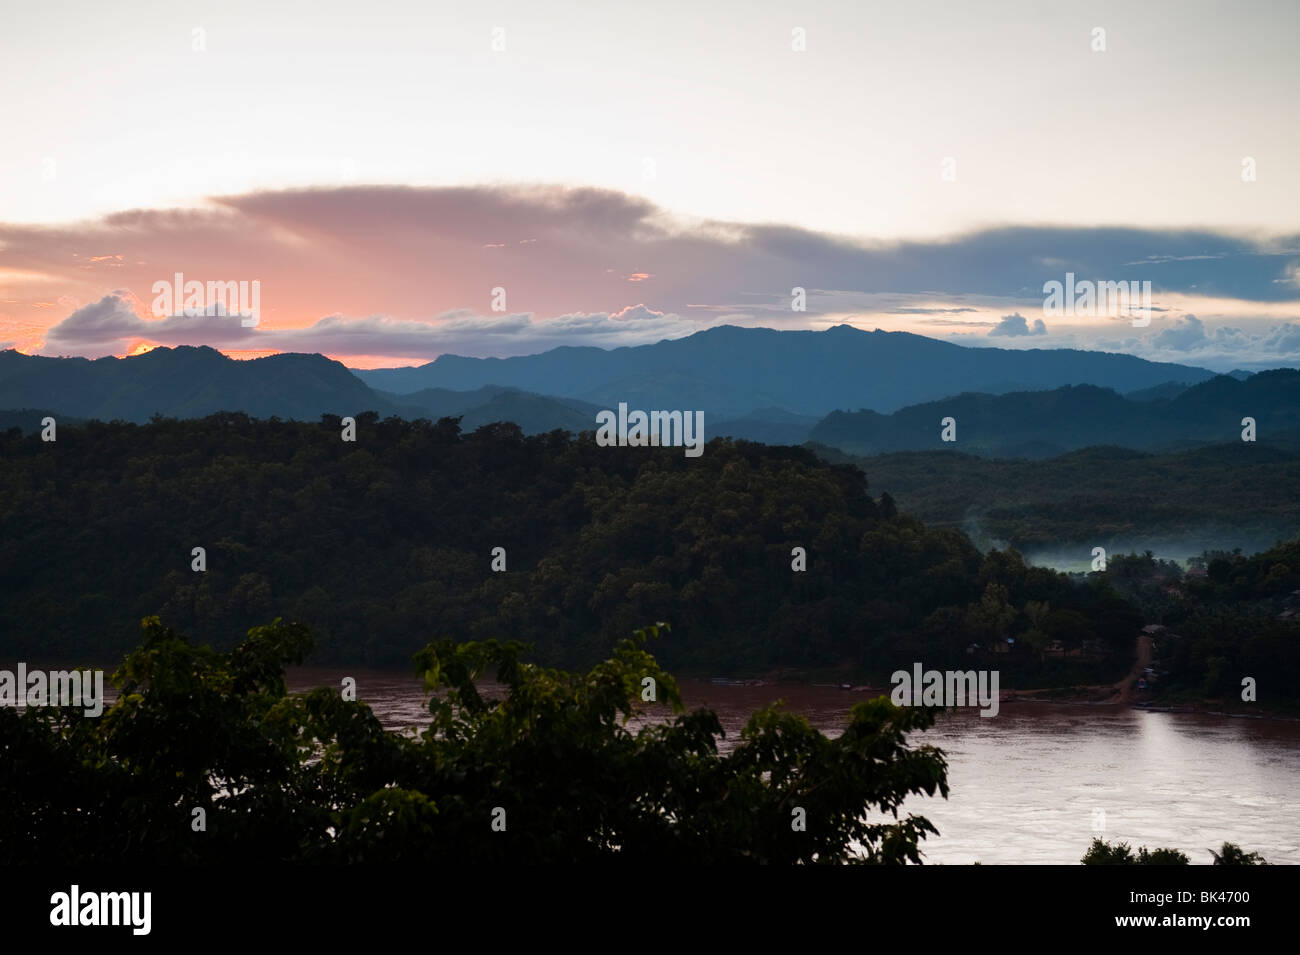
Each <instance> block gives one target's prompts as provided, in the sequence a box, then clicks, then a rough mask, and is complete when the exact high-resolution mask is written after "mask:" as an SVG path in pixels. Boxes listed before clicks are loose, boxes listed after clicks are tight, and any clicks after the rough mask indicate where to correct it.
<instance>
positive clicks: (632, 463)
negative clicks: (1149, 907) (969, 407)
mask: <svg viewBox="0 0 1300 955" xmlns="http://www.w3.org/2000/svg"><path fill="white" fill-rule="evenodd" d="M340 435H341V428H340V423H339V420H338V419H337V418H333V417H330V416H326V417H325V418H324V419H322V421H321V422H319V423H303V422H288V421H280V420H277V419H274V418H272V419H270V420H257V419H252V418H249V417H247V416H245V415H243V414H220V415H213V416H210V417H208V418H205V419H199V420H174V419H156V420H154V421H153V422H151V423H149V424H147V425H134V424H127V423H122V422H114V423H98V422H93V423H89V424H87V425H85V426H83V427H65V428H60V429H59V431H58V439H57V441H55V442H42V441H41V440H40V439H39V437H37V436H34V435H28V436H24V435H22V434H21V432H19V431H18V430H16V429H15V430H11V431H9V432H7V433H6V434H4V435H2V436H0V532H2V537H0V580H2V581H3V582H2V583H0V587H2V588H3V598H4V599H3V601H2V602H0V654H3V655H5V656H15V655H25V656H26V657H27V658H28V659H41V658H60V657H66V656H69V655H78V656H85V655H87V654H91V655H101V656H104V657H108V658H111V657H115V656H120V654H121V653H123V652H125V651H126V650H127V649H128V648H129V647H130V646H132V645H133V642H134V639H135V634H134V628H135V626H136V624H137V622H138V621H139V620H140V619H141V618H143V617H145V616H149V615H152V614H154V613H158V614H160V616H161V618H162V620H163V622H164V623H165V624H166V625H168V626H172V627H175V628H177V629H178V630H182V631H184V632H188V633H191V634H192V635H193V636H195V637H196V638H197V639H200V640H203V641H207V642H210V643H212V644H213V645H214V646H216V647H218V648H229V646H230V641H231V634H235V633H240V632H243V631H245V630H247V629H248V628H249V627H251V626H254V625H256V624H257V623H258V622H260V621H263V620H265V619H269V618H270V617H274V616H282V617H284V618H285V619H290V620H296V621H301V622H303V623H304V624H306V625H308V626H310V627H311V628H312V631H313V633H314V634H315V635H316V638H317V647H318V652H317V655H316V656H315V658H314V659H315V660H316V661H318V662H344V661H347V662H367V663H371V664H396V665H401V664H403V663H405V662H406V661H407V660H409V659H410V656H411V654H412V653H413V652H415V651H416V650H417V649H419V647H421V646H423V645H424V643H425V642H426V641H427V640H428V639H429V636H430V635H431V634H435V633H436V634H443V635H447V636H452V637H455V638H457V639H487V638H503V639H509V640H520V641H524V642H526V643H528V644H530V645H531V646H532V647H533V650H532V655H531V657H530V659H534V660H536V661H538V662H542V663H546V664H548V665H574V664H578V665H588V664H590V663H592V662H594V661H596V660H599V659H602V658H604V657H605V656H606V655H607V654H608V653H609V651H610V649H611V648H612V647H613V646H614V645H615V643H616V641H617V640H618V639H620V638H621V637H622V635H624V634H626V633H629V632H631V631H632V630H634V629H635V628H637V627H639V626H642V625H644V624H646V623H648V622H653V621H657V620H663V621H667V622H669V623H671V624H672V628H673V629H672V633H671V635H670V636H668V637H667V638H665V640H664V642H663V644H662V646H661V648H660V656H661V658H662V659H663V660H664V661H665V663H666V664H669V665H672V666H674V667H676V668H678V669H681V668H686V669H687V670H692V669H693V670H696V671H702V672H707V671H719V670H720V671H724V672H741V671H749V672H768V671H770V670H771V669H774V668H799V669H801V670H805V671H806V670H809V669H819V668H824V669H838V670H843V671H845V672H849V671H853V672H855V673H859V674H862V675H865V676H867V677H870V678H875V679H881V680H883V679H887V677H888V674H889V673H891V672H893V671H894V670H896V669H899V668H908V667H910V666H911V665H912V663H913V662H915V661H921V662H923V663H924V664H925V665H926V666H943V665H944V664H946V663H952V664H961V665H962V666H963V667H967V666H970V665H972V664H973V663H974V662H975V661H978V660H980V659H981V658H985V657H990V656H992V655H993V654H994V653H995V651H996V660H997V664H998V666H999V668H1000V669H1001V670H1002V671H1004V684H1003V685H1004V686H1005V685H1010V684H1009V683H1007V682H1005V681H1006V680H1008V679H1011V678H1015V677H1017V676H1019V677H1023V678H1026V679H1028V678H1035V677H1036V678H1041V679H1044V680H1060V679H1067V678H1073V679H1077V680H1080V681H1083V682H1097V681H1098V680H1099V679H1100V678H1103V677H1107V676H1110V678H1113V675H1114V674H1116V673H1118V672H1122V671H1123V670H1124V669H1126V668H1127V666H1128V663H1129V661H1130V660H1131V655H1132V648H1133V642H1134V638H1135V634H1136V632H1137V631H1138V629H1139V628H1140V627H1141V625H1142V623H1143V620H1142V617H1141V615H1140V614H1139V613H1138V612H1137V610H1136V609H1135V608H1134V607H1133V606H1132V605H1130V604H1129V603H1127V602H1126V601H1125V600H1123V599H1122V598H1121V597H1120V596H1119V595H1117V594H1116V593H1115V592H1114V591H1113V590H1112V589H1111V588H1110V587H1109V586H1108V584H1107V583H1106V582H1105V579H1104V577H1101V576H1096V577H1094V578H1092V579H1090V580H1087V581H1083V582H1072V581H1071V580H1069V579H1068V578H1067V577H1066V576H1065V575H1062V574H1059V573H1055V572H1053V571H1050V570H1046V569H1041V568H1032V567H1028V566H1026V564H1025V563H1024V561H1023V560H1021V558H1020V557H1019V555H1018V554H1016V553H1015V552H1010V551H993V552H990V553H988V554H987V555H986V554H982V553H981V552H980V551H979V550H977V549H976V548H975V547H974V546H973V545H972V544H971V542H970V540H969V539H968V538H967V537H966V536H965V535H964V534H963V533H962V532H961V531H960V530H958V529H955V528H951V527H949V528H932V527H927V526H926V525H925V524H923V523H921V522H920V521H918V520H916V519H915V518H912V517H909V516H906V515H904V514H900V513H897V512H896V508H895V506H894V504H893V502H892V501H891V500H890V499H889V498H888V496H883V497H881V498H880V499H879V500H876V499H873V498H872V497H871V495H870V494H869V493H868V488H867V482H866V480H865V478H864V476H863V474H862V473H861V472H860V471H859V470H858V469H857V468H855V467H852V466H836V465H831V464H828V463H826V462H824V461H822V460H820V459H819V458H817V457H816V456H815V455H813V454H812V453H811V452H810V451H807V450H804V449H800V448H790V447H769V446H764V445H758V444H751V443H747V442H743V441H731V440H728V439H714V440H713V441H710V442H709V444H708V445H707V448H706V450H705V453H704V454H703V456H702V457H699V458H693V459H692V458H686V457H685V456H684V455H683V454H682V453H681V450H680V449H679V448H608V447H599V446H597V445H596V444H595V442H594V441H593V440H592V439H591V435H590V433H587V434H585V435H581V436H578V437H576V438H575V437H571V436H569V435H567V434H564V433H562V432H553V433H549V434H545V435H539V436H534V437H526V436H524V435H523V434H522V432H521V431H520V429H519V428H518V427H516V426H514V425H511V424H494V425H488V426H484V427H482V428H479V429H478V430H476V431H474V432H473V433H469V434H465V433H462V432H461V430H460V428H459V425H458V423H457V420H456V419H442V420H440V421H438V422H431V421H427V420H416V421H405V420H402V419H398V418H390V419H385V420H379V419H378V417H377V416H376V415H374V414H363V415H360V416H358V420H357V440H356V441H355V442H345V441H343V440H341V438H340ZM195 547H203V548H205V549H206V570H205V571H204V572H197V571H195V570H194V569H192V562H193V560H194V558H193V557H192V551H193V549H194V548H195ZM498 547H499V548H504V550H505V567H506V569H505V571H504V572H494V571H493V569H492V563H493V557H492V553H493V549H494V548H498ZM795 548H804V549H805V551H806V566H807V569H806V570H803V571H797V570H794V569H792V565H793V563H794V562H795V561H796V559H797V558H796V557H795V556H792V555H793V553H794V551H795ZM1008 640H1011V641H1014V642H1011V643H1008V642H1007V641H1008ZM1049 645H1057V646H1060V647H1063V648H1065V649H1067V650H1073V651H1079V653H1078V654H1076V655H1075V657H1074V658H1073V659H1071V660H1069V661H1067V660H1065V659H1063V658H1061V657H1059V656H1057V657H1052V658H1048V657H1045V656H1044V654H1043V652H1042V651H1043V649H1044V648H1046V647H1047V646H1049ZM1085 651H1086V652H1085ZM1008 671H1010V672H1008Z"/></svg>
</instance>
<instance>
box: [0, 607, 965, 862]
mask: <svg viewBox="0 0 1300 955" xmlns="http://www.w3.org/2000/svg"><path fill="white" fill-rule="evenodd" d="M654 629H657V628H652V630H651V633H649V634H647V633H645V632H638V633H637V634H636V635H634V636H633V637H632V638H631V639H627V640H622V641H620V642H619V643H618V645H617V646H616V647H615V648H614V652H613V653H612V654H611V656H610V657H609V658H608V659H607V660H605V661H603V662H602V663H600V664H598V665H596V666H595V667H593V668H592V669H591V670H589V671H586V672H578V673H567V672H563V671H559V670H554V669H545V668H542V667H538V666H534V665H530V664H526V663H523V662H521V661H520V659H519V656H518V652H519V647H518V645H515V644H511V643H501V642H497V641H485V642H477V643H466V644H457V643H453V642H452V641H450V640H439V641H435V642H433V643H430V644H429V645H428V646H426V647H425V648H424V649H423V650H421V651H420V652H419V654H418V655H417V656H416V660H415V662H416V668H417V670H418V671H419V672H420V673H422V674H423V676H424V678H425V682H426V686H428V688H429V689H430V691H431V699H430V704H429V710H430V713H431V715H432V722H431V723H430V725H429V727H428V729H427V730H426V731H425V732H424V733H422V734H420V736H418V737H412V736H407V735H403V734H400V733H390V732H386V731H385V730H384V729H383V728H382V727H381V726H380V723H379V720H378V719H376V717H375V715H374V714H373V713H372V712H371V710H370V708H369V707H368V706H366V705H365V704H364V703H360V702H355V701H353V702H350V701H347V700H345V699H343V697H342V695H341V693H340V692H339V690H338V689H327V688H321V689H317V690H313V691H312V692H310V693H308V694H302V695H288V694H286V692H285V678H284V669H283V668H284V666H285V665H286V664H289V663H295V662H300V661H301V660H302V659H303V657H304V656H305V655H306V654H307V653H308V651H309V648H310V646H311V636H310V634H309V633H308V631H307V630H306V629H305V628H304V627H302V626H301V625H298V624H284V623H281V622H280V621H275V622H274V623H272V624H270V625H268V626H262V627H256V628H253V629H252V630H251V631H250V632H249V634H248V636H247V638H246V639H245V640H243V641H242V642H241V643H240V644H239V645H238V646H237V647H236V648H235V649H234V650H233V651H232V652H230V653H217V652H215V651H213V650H211V649H208V648H206V647H196V646H194V645H193V644H192V643H190V642H189V641H187V640H186V639H185V638H183V637H182V636H181V635H179V634H177V633H175V632H174V631H172V630H170V629H168V628H166V627H164V626H163V625H162V624H161V623H160V622H159V621H158V620H157V618H152V619H148V620H146V621H144V633H143V641H142V643H141V644H140V646H139V648H138V649H136V650H135V651H133V652H132V653H131V654H130V655H128V656H127V658H126V659H125V661H124V662H123V663H122V665H121V667H120V669H119V670H118V672H117V673H116V674H115V676H114V682H115V683H116V684H117V685H118V687H119V688H120V690H121V695H120V696H119V698H118V700H117V702H116V703H115V704H114V705H113V706H112V707H111V708H110V709H108V710H107V711H105V713H104V714H103V716H102V717H100V718H97V719H96V718H87V717H85V716H83V715H82V714H81V713H80V711H78V710H75V709H68V708H59V707H28V708H26V709H23V710H15V709H12V708H0V764H3V766H4V767H5V771H4V772H3V773H0V864H13V863H17V862H26V861H28V860H30V858H31V857H32V852H33V848H32V847H33V846H39V847H40V854H41V856H42V858H49V859H57V860H59V861H60V862H61V863H63V864H82V863H88V862H95V863H108V862H114V861H122V860H130V861H133V862H149V863H186V864H193V863H218V864H238V865H239V866H241V867H244V868H246V867H248V866H249V865H252V864H257V863H266V862H313V863H320V862H333V863H356V862H414V863H420V864H438V865H444V864H445V863H446V862H447V861H448V860H456V861H459V862H471V863H476V864H489V863H501V862H513V863H555V862H591V861H624V862H637V863H646V862H652V863H653V862H659V863H669V864H682V863H686V864H692V863H694V864H716V863H761V864H789V863H846V862H865V863H904V862H920V861H921V854H920V852H921V850H920V846H921V841H922V840H923V839H924V838H925V837H926V836H927V835H933V834H935V833H936V832H937V830H936V829H935V827H934V826H933V825H932V824H931V823H930V822H929V821H928V820H927V819H926V818H925V817H924V816H920V815H916V814H913V813H904V812H901V811H900V807H901V804H902V802H903V801H904V800H905V799H907V798H908V797H909V796H920V795H928V796H934V795H936V794H938V795H941V796H944V797H947V795H948V784H947V763H946V761H945V759H944V756H943V753H942V752H941V751H940V750H937V749H935V748H933V747H931V746H925V745H922V746H914V745H910V740H909V736H910V735H911V734H912V733H914V732H915V731H920V730H924V729H926V728H928V727H929V726H930V725H932V723H933V721H934V711H933V710H931V709H928V708H925V707H897V706H894V705H893V704H891V703H890V702H889V700H888V699H886V698H884V697H878V698H876V699H874V700H870V701H866V702H862V703H859V704H857V705H856V706H855V707H854V708H853V711H852V714H851V718H850V721H849V724H848V726H847V727H846V728H845V730H844V733H843V734H842V735H840V736H838V737H837V738H835V739H833V740H832V739H829V738H827V737H826V736H824V735H823V734H822V733H820V732H819V731H817V730H816V729H814V728H813V727H812V726H811V725H810V724H809V723H808V721H807V720H806V719H804V718H803V717H801V716H795V715H792V714H789V713H785V712H783V711H781V710H780V709H777V708H765V709H762V710H759V711H758V712H757V713H755V714H754V715H753V716H752V717H751V719H750V720H749V722H748V724H747V725H746V726H745V728H744V729H743V730H742V732H741V738H740V740H739V742H738V744H737V745H736V747H735V749H733V750H732V751H731V752H730V753H728V754H726V755H722V754H720V753H719V751H718V747H717V741H718V738H719V737H721V736H722V728H721V726H720V724H719V722H718V718H717V716H716V715H715V714H713V713H711V712H710V711H708V710H703V709H701V710H696V711H694V712H691V713H687V712H685V711H684V708H683V706H682V703H681V698H680V696H679V694H678V692H677V689H676V685H675V683H674V682H673V679H672V677H671V676H670V675H669V674H668V673H666V672H665V671H664V670H663V669H661V668H660V666H659V665H658V663H657V662H656V661H655V659H654V657H652V656H651V655H650V654H649V653H648V652H646V650H645V649H644V648H643V641H644V640H645V639H646V638H647V636H650V635H653V630H654ZM492 674H495V676H496V678H497V679H498V680H500V681H501V682H502V683H504V684H506V686H507V687H508V692H507V694H506V695H505V696H504V698H500V699H485V698H484V697H482V696H480V694H479V692H478V689H477V688H476V685H475V680H476V678H479V677H481V676H484V675H492ZM647 679H649V680H654V681H657V687H658V693H657V694H656V697H657V702H655V703H644V702H642V700H643V696H642V692H643V687H644V686H645V681H646V680H647ZM653 709H658V710H661V711H664V710H667V712H661V713H660V716H662V717H664V719H659V720H655V721H653V722H649V723H648V724H647V725H643V726H641V728H639V729H637V730H636V731H635V732H634V731H633V730H631V729H630V728H629V727H628V726H627V723H628V720H629V719H631V718H632V717H634V716H635V715H637V714H645V713H647V711H649V710H653Z"/></svg>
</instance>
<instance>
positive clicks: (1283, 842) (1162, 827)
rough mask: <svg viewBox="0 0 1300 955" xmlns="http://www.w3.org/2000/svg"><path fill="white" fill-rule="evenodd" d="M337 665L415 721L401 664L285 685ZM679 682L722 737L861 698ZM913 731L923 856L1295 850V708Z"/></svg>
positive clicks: (296, 686) (942, 725)
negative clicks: (920, 773) (918, 753)
mask: <svg viewBox="0 0 1300 955" xmlns="http://www.w3.org/2000/svg"><path fill="white" fill-rule="evenodd" d="M344 676H351V677H354V678H355V679H356V681H357V695H358V698H359V699H361V700H363V701H364V702H366V703H368V704H369V705H370V706H371V708H372V709H373V710H374V712H375V715H376V716H377V717H378V718H379V719H380V721H381V722H382V723H383V724H384V726H385V727H387V728H389V729H392V730H403V729H409V728H415V729H423V728H424V727H426V726H427V725H428V722H429V714H428V711H427V709H426V708H425V699H426V697H425V694H424V691H423V688H422V686H421V685H420V683H419V681H418V680H416V679H415V678H414V677H409V676H406V675H405V674H402V673H393V672H389V671H369V670H359V669H355V668H352V669H334V668H319V667H307V668H297V669H294V670H291V671H290V672H289V685H290V688H291V689H292V690H295V691H301V690H305V689H310V688H311V687H315V686H331V687H338V686H340V685H341V681H342V679H343V677H344ZM680 689H681V691H682V696H683V698H684V699H685V700H686V703H687V705H688V706H689V707H691V708H695V707H697V706H708V707H710V708H712V709H713V710H714V711H715V712H716V713H717V714H718V717H719V720H720V721H721V723H722V726H723V729H724V730H725V731H726V734H727V735H726V738H725V739H724V740H723V741H722V742H721V743H720V748H721V749H723V750H724V751H727V750H730V749H731V747H732V746H734V745H735V743H736V741H737V738H738V736H739V733H740V729H741V727H743V726H744V724H745V722H746V721H747V720H748V719H749V716H750V714H751V713H753V711H754V710H755V709H757V708H758V707H761V706H764V705H766V704H768V703H771V702H773V701H775V700H776V699H778V698H783V699H784V700H785V701H786V705H787V707H788V708H789V709H790V710H791V711H793V712H797V713H802V714H803V715H804V716H806V717H807V718H808V719H809V720H810V721H811V722H812V724H813V725H814V726H816V727H817V728H819V729H820V730H822V731H823V732H825V733H826V734H828V735H830V736H835V735H838V734H839V733H840V732H841V731H842V730H843V727H844V726H845V724H846V722H847V720H848V711H849V708H850V707H851V706H852V705H853V704H854V703H857V702H859V701H860V700H862V699H864V698H865V695H864V694H861V693H853V692H845V691H841V690H836V689H831V688H821V687H809V686H798V685H781V686H760V687H751V686H721V685H715V684H711V683H707V682H703V681H682V682H681V684H680ZM484 691H485V692H487V693H495V692H499V688H496V687H492V686H486V687H484ZM665 712H666V708H665ZM914 741H915V742H918V743H919V742H928V743H931V744H933V745H935V746H938V747H940V748H941V749H943V750H944V752H945V754H946V755H947V758H948V764H949V766H948V783H949V786H950V788H951V795H950V797H949V798H948V799H947V800H944V799H942V798H938V797H935V798H926V797H922V798H919V799H912V800H910V801H909V802H908V804H907V805H906V807H905V808H906V809H907V810H909V811H912V812H916V813H920V814H922V815H925V816H927V817H929V819H930V821H931V822H933V823H934V824H935V825H936V826H937V827H938V829H939V833H940V835H939V836H938V837H937V838H934V837H932V838H931V839H929V840H927V841H926V843H925V844H924V847H925V856H926V859H927V860H928V861H930V862H938V863H949V864H966V863H971V862H975V861H978V862H982V863H984V864H986V865H988V864H1024V863H1031V864H1042V863H1051V864H1067V865H1073V864H1077V863H1078V861H1079V858H1080V857H1081V856H1082V855H1083V853H1084V852H1085V851H1086V849H1087V847H1088V843H1089V842H1090V841H1091V839H1092V837H1093V835H1094V834H1099V835H1101V836H1103V837H1104V838H1107V839H1110V840H1120V841H1124V842H1129V843H1131V844H1132V845H1133V846H1134V848H1136V847H1137V846H1139V845H1146V846H1149V847H1153V848H1154V847H1156V846H1168V847H1172V848H1177V849H1181V850H1182V851H1183V852H1185V853H1187V855H1188V856H1189V857H1190V858H1191V860H1192V862H1193V863H1197V864H1202V863H1208V862H1210V861H1211V857H1210V854H1209V852H1208V851H1207V850H1208V849H1210V848H1211V847H1213V848H1215V849H1217V848H1218V847H1219V846H1220V845H1221V844H1222V843H1223V842H1224V840H1228V841H1230V842H1235V843H1237V844H1238V845H1240V846H1242V847H1243V848H1245V849H1247V850H1248V851H1258V852H1260V853H1261V854H1262V855H1263V856H1264V857H1265V858H1266V859H1268V860H1269V861H1270V862H1274V863H1290V864H1296V863H1300V812H1298V811H1297V807H1296V796H1295V794H1297V793H1300V723H1297V722H1289V721H1276V720H1254V719H1237V718H1231V717H1215V716H1202V715H1192V714H1182V713H1155V712H1148V711H1144V710H1135V709H1130V708H1128V707H1124V706H1067V705H1055V704H1038V703H1003V704H1002V705H1001V709H1000V711H999V713H998V715H997V716H996V717H991V718H982V717H980V716H979V715H978V711H977V710H975V709H966V710H961V711H949V712H948V713H946V714H943V715H941V716H940V717H939V719H938V721H937V722H936V724H935V726H934V727H933V728H932V729H931V730H929V731H928V732H926V733H923V734H918V735H917V736H916V737H914ZM1094 826H1099V827H1102V828H1101V829H1100V830H1094Z"/></svg>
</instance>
